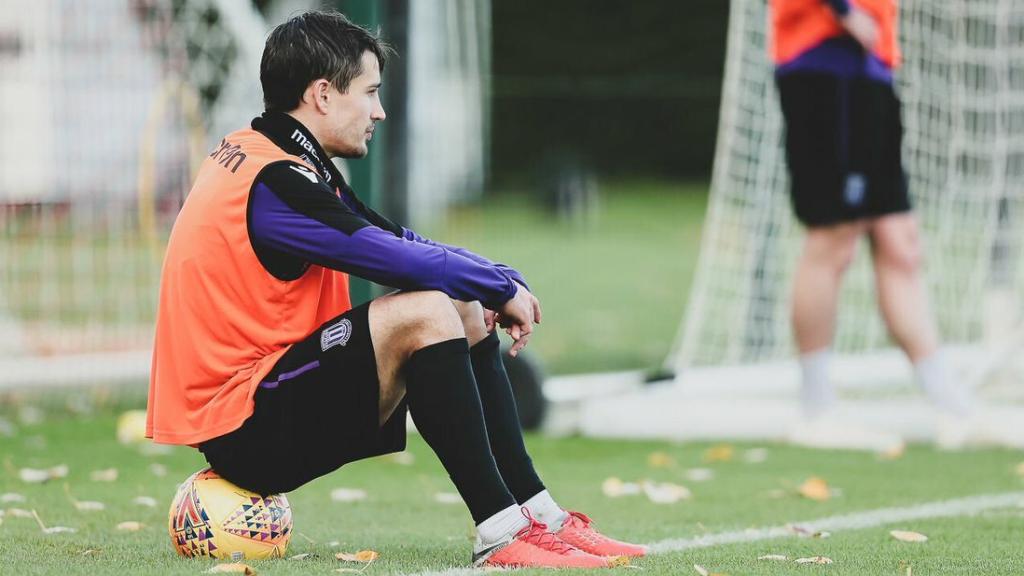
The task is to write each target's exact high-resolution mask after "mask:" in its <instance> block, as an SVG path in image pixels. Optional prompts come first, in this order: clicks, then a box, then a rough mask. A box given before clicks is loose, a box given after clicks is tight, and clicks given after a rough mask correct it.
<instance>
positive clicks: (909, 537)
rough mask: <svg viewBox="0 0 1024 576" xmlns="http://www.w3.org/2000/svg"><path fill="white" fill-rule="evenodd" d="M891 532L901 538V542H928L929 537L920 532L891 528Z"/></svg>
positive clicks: (895, 536) (898, 538) (894, 536)
mask: <svg viewBox="0 0 1024 576" xmlns="http://www.w3.org/2000/svg"><path fill="white" fill-rule="evenodd" d="M889 534H890V535H891V536H892V537H893V538H895V539H897V540H899V541H900V542H927V541H928V537H927V536H925V535H924V534H921V533H920V532H910V531H907V530H891V531H890V532H889Z"/></svg>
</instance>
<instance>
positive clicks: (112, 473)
mask: <svg viewBox="0 0 1024 576" xmlns="http://www.w3.org/2000/svg"><path fill="white" fill-rule="evenodd" d="M89 478H90V479H91V480H92V481H93V482H115V481H117V468H107V469H105V470H93V471H92V472H91V473H90V474H89Z"/></svg>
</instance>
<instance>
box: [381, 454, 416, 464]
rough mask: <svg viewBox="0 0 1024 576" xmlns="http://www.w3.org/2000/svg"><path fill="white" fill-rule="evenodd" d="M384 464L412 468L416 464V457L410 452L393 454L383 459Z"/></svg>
mask: <svg viewBox="0 0 1024 576" xmlns="http://www.w3.org/2000/svg"><path fill="white" fill-rule="evenodd" d="M383 458H384V460H385V461H386V462H391V463H392V464H398V465H399V466H412V465H413V464H415V463H416V457H415V456H413V455H412V452H395V453H394V454H388V455H387V456H384V457H383Z"/></svg>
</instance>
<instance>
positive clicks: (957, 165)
mask: <svg viewBox="0 0 1024 576" xmlns="http://www.w3.org/2000/svg"><path fill="white" fill-rule="evenodd" d="M900 4H901V6H900V8H901V14H900V27H901V29H900V44H901V48H902V50H903V56H904V61H903V65H902V67H901V68H900V70H899V72H898V92H899V94H900V96H901V98H902V100H903V119H904V125H905V130H906V134H905V139H904V165H905V168H906V170H907V172H908V175H909V177H910V187H911V194H912V199H913V202H914V205H915V208H916V214H917V215H918V218H919V221H920V224H921V227H922V232H923V237H924V245H925V252H926V265H925V266H926V269H925V272H926V275H927V279H928V287H929V293H930V296H931V299H932V305H933V308H934V310H935V312H936V314H937V317H938V324H939V327H940V331H941V334H942V336H943V339H944V340H945V341H946V342H947V343H949V344H950V345H952V346H953V347H954V349H955V348H957V347H959V346H961V345H968V346H969V347H975V348H976V347H977V345H978V344H985V343H988V344H990V345H989V346H987V347H984V348H983V349H984V350H985V352H984V353H983V354H982V357H983V359H981V360H979V359H978V357H977V356H974V357H973V358H974V359H973V360H972V362H974V363H975V365H974V366H973V367H972V368H971V369H972V370H979V369H980V370H984V368H983V367H982V366H980V365H979V364H978V363H979V362H980V363H981V364H983V365H985V366H988V367H989V368H991V369H992V370H995V369H996V368H999V367H1000V366H1003V365H1005V364H1006V362H1007V361H1012V360H1013V359H1014V356H1013V354H1011V353H1009V352H1010V351H1012V350H1014V349H1016V350H1018V351H1019V350H1021V349H1024V348H1022V347H1021V342H1020V340H1021V334H1020V326H1021V310H1022V304H1024V3H1022V2H1019V1H1017V0H970V1H966V0H904V1H902V2H901V3H900ZM767 22H768V13H767V6H766V2H765V1H764V0H734V1H733V2H732V9H731V14H730V23H729V34H728V55H727V65H726V75H725V82H724V86H723V99H722V105H721V116H720V126H719V136H718V143H717V150H716V157H715V167H714V175H713V180H712V189H711V198H710V204H709V209H708V214H707V220H706V224H705V226H706V228H705V232H704V237H703V241H702V248H701V256H700V263H699V268H698V273H697V276H696V279H695V284H694V287H693V290H692V293H691V297H690V301H689V305H688V310H687V312H686V315H685V318H684V320H683V323H682V326H681V329H680V334H679V336H678V338H677V342H676V346H675V347H674V352H673V355H672V357H671V358H670V359H669V362H668V364H669V367H670V368H672V369H673V370H675V371H676V372H677V373H685V372H686V370H687V369H689V368H692V367H697V366H708V365H744V364H754V363H763V362H771V361H775V360H779V359H783V358H789V357H792V355H793V345H792V333H791V329H790V325H789V322H788V319H789V306H790V302H789V298H790V290H791V283H792V274H793V268H794V266H795V264H796V262H797V258H798V255H799V250H800V246H801V244H800V242H801V231H800V227H799V224H798V223H797V222H796V221H795V220H794V218H793V216H792V215H791V208H790V204H789V196H788V177H787V174H786V167H785V159H784V152H783V147H782V122H781V118H780V112H779V105H778V99H777V95H776V91H775V86H774V79H773V67H772V64H771V62H770V61H769V60H768V57H767V49H766V46H767V42H768V38H767V37H766V24H767ZM863 248H864V247H862V250H861V251H860V254H859V256H858V258H857V259H856V262H855V265H854V267H853V268H852V269H851V270H850V272H849V273H848V275H847V278H846V281H845V285H844V289H843V293H842V296H841V301H840V302H841V309H840V313H839V319H838V332H837V334H836V340H835V347H836V350H837V351H838V352H840V353H845V354H858V355H863V354H865V353H868V352H871V351H878V350H881V349H885V348H891V346H892V344H891V343H890V341H889V340H888V338H887V334H886V331H885V329H884V326H883V325H882V323H881V321H880V317H879V314H878V313H877V312H876V308H875V299H874V283H873V277H872V274H871V269H870V261H869V260H870V259H869V258H868V257H867V256H868V255H867V254H866V253H865V252H866V251H865V250H863ZM883 356H885V357H886V358H891V355H887V356H886V355H883ZM1017 356H1020V355H1019V354H1018V355H1017ZM886 361H887V362H888V360H886ZM990 371H991V370H990ZM684 378H685V376H684Z"/></svg>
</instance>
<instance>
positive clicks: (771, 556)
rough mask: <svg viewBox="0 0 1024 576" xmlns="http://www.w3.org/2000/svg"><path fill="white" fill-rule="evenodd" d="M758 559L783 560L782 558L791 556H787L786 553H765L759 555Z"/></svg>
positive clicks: (786, 558)
mask: <svg viewBox="0 0 1024 576" xmlns="http://www.w3.org/2000/svg"><path fill="white" fill-rule="evenodd" d="M757 559H758V560H775V561H781V560H789V556H786V555H785V554H765V555H764V556H758V557H757Z"/></svg>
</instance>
